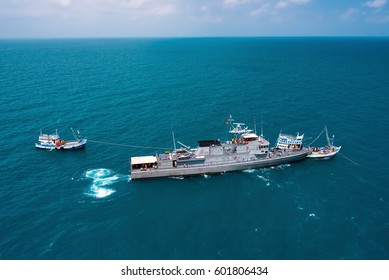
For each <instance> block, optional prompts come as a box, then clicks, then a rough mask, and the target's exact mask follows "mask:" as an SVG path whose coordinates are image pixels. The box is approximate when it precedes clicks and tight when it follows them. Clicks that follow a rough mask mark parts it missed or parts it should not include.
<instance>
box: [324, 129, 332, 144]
mask: <svg viewBox="0 0 389 280" xmlns="http://www.w3.org/2000/svg"><path fill="white" fill-rule="evenodd" d="M324 130H325V131H326V137H327V143H328V146H331V143H330V137H329V136H328V130H327V126H324Z"/></svg>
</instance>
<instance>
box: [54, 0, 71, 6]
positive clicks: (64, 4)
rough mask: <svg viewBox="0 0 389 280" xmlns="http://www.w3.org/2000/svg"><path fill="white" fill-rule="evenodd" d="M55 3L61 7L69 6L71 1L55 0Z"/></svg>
mask: <svg viewBox="0 0 389 280" xmlns="http://www.w3.org/2000/svg"><path fill="white" fill-rule="evenodd" d="M57 3H58V4H59V5H60V6H62V7H69V6H70V4H71V3H72V2H71V0H57Z"/></svg>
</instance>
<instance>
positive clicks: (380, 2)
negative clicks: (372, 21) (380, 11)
mask: <svg viewBox="0 0 389 280" xmlns="http://www.w3.org/2000/svg"><path fill="white" fill-rule="evenodd" d="M385 4H386V0H372V1H367V2H366V3H365V5H366V6H368V7H369V8H381V7H383V6H385Z"/></svg>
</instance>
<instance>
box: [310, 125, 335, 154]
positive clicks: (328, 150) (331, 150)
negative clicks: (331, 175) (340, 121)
mask: <svg viewBox="0 0 389 280" xmlns="http://www.w3.org/2000/svg"><path fill="white" fill-rule="evenodd" d="M323 131H325V132H326V138H327V143H328V146H324V147H309V154H308V156H307V158H310V159H331V158H333V157H334V156H336V154H337V153H338V152H339V151H340V149H341V148H342V146H339V147H337V146H334V138H335V136H334V135H333V136H332V138H331V139H330V138H329V137H328V130H327V127H326V126H325V127H324V130H323ZM323 131H322V132H321V133H320V134H319V136H318V137H317V138H316V139H315V140H314V141H316V140H317V139H318V138H319V137H320V135H321V134H322V133H323Z"/></svg>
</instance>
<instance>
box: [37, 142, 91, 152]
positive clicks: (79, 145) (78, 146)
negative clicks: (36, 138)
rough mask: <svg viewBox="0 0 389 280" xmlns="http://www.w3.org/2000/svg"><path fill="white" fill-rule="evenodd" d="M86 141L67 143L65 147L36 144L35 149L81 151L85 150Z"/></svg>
mask: <svg viewBox="0 0 389 280" xmlns="http://www.w3.org/2000/svg"><path fill="white" fill-rule="evenodd" d="M86 142H87V140H86V139H82V140H80V141H77V142H67V143H65V144H63V145H59V146H56V145H55V144H54V143H53V144H51V143H35V147H36V148H38V149H45V150H79V149H83V148H85V146H86Z"/></svg>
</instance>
